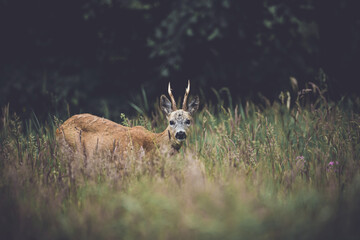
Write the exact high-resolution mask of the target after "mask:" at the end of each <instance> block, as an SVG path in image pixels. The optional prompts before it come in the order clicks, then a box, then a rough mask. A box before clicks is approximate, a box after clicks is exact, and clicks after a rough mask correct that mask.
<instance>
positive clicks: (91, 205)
mask: <svg viewBox="0 0 360 240" xmlns="http://www.w3.org/2000/svg"><path fill="white" fill-rule="evenodd" d="M314 92H317V93H316V96H315V97H314V96H312V95H313V94H314ZM215 93H217V92H216V91H215ZM293 95H294V96H292V98H290V93H286V92H285V93H282V94H281V95H280V99H279V100H278V101H274V102H273V103H270V102H269V101H264V103H262V104H259V103H257V104H255V103H253V102H251V101H247V102H243V103H240V102H238V103H237V104H234V105H231V104H230V105H229V107H226V108H225V107H224V100H223V99H222V98H221V96H220V94H218V95H217V96H218V101H217V103H216V104H213V103H211V102H202V103H201V104H202V106H201V108H200V110H199V112H198V113H197V115H196V116H195V119H194V126H193V129H192V133H191V136H190V137H189V138H188V139H187V141H186V144H185V146H184V147H183V148H182V149H181V150H180V153H179V154H177V155H175V156H173V157H170V158H166V157H164V156H162V155H161V154H158V155H154V156H152V157H149V158H146V157H139V156H138V155H129V157H128V158H126V159H124V158H120V157H119V156H114V155H113V154H111V153H109V154H107V155H106V154H104V155H102V156H98V157H97V158H95V159H92V161H90V162H89V164H87V165H86V166H84V164H83V159H82V157H81V156H77V155H74V154H72V155H70V154H66V153H64V152H62V151H59V149H60V148H59V145H58V143H57V142H56V141H55V138H54V133H55V130H56V127H57V126H58V125H59V124H61V122H62V121H64V120H65V119H58V118H57V117H55V116H51V118H49V120H48V121H45V122H41V123H40V122H39V121H37V119H36V117H33V118H31V119H19V117H17V116H16V114H13V113H10V111H11V109H10V110H9V106H4V107H3V109H2V114H1V127H0V234H1V235H0V236H2V237H1V238H2V239H359V236H360V228H359V227H358V223H359V222H360V174H359V173H360V171H359V170H360V115H359V109H360V99H359V98H352V99H351V98H343V99H341V100H340V101H336V102H334V101H330V100H329V99H326V97H324V96H323V94H322V92H321V91H320V90H319V89H316V88H314V89H313V91H312V92H311V93H308V92H306V91H303V92H301V91H300V92H299V94H298V95H296V94H293ZM228 97H229V100H230V101H229V102H230V103H231V102H232V101H231V96H228ZM226 100H227V99H226ZM134 107H136V108H138V110H139V112H142V113H143V114H139V116H138V117H134V118H127V117H126V115H124V114H123V115H122V116H121V119H122V121H121V123H122V124H125V125H128V126H134V125H143V126H145V127H146V128H148V129H150V130H152V131H155V132H160V131H161V130H163V129H165V127H166V124H167V123H166V120H165V118H164V116H163V115H162V113H161V112H160V110H159V109H158V107H157V106H156V107H155V106H154V110H153V112H152V114H151V115H146V114H144V111H141V108H142V106H140V105H134ZM3 237H4V238H3Z"/></svg>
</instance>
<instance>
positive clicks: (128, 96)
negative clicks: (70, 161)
mask: <svg viewBox="0 0 360 240" xmlns="http://www.w3.org/2000/svg"><path fill="white" fill-rule="evenodd" d="M356 3H357V2H356V0H338V1H328V0H326V1H325V0H307V1H296V0H287V1H279V0H253V1H230V0H222V1H221V0H197V1H191V0H182V1H168V0H86V1H85V0H76V1H72V0H32V1H28V0H0V86H1V87H0V105H1V106H4V105H6V104H7V103H10V109H11V110H12V111H15V112H17V113H18V114H19V115H23V116H28V115H31V114H34V113H35V114H36V115H37V116H38V117H39V118H42V117H46V116H48V114H59V115H61V114H64V113H65V112H66V111H69V112H71V114H75V113H79V112H90V113H93V114H97V115H101V116H106V117H111V118H117V117H118V116H119V115H120V113H122V112H123V113H126V114H136V112H137V111H136V106H141V108H142V109H144V110H145V111H151V108H152V107H153V106H154V105H153V103H155V102H156V101H158V98H159V96H160V94H164V93H166V90H167V83H168V82H169V81H171V83H172V88H173V89H174V94H175V96H178V97H180V96H183V94H184V90H185V87H186V83H187V80H188V79H190V80H191V84H192V85H191V86H192V88H191V93H192V94H197V95H200V98H201V99H202V101H204V100H206V101H216V94H214V91H213V90H212V89H216V90H219V89H221V88H223V87H227V88H228V89H229V91H230V93H231V96H232V99H233V100H234V101H235V100H242V101H244V100H247V99H251V100H253V101H255V102H256V101H259V102H260V101H261V99H263V97H264V96H265V97H266V98H268V99H269V100H270V101H272V100H274V99H278V96H279V93H280V92H281V91H283V90H286V89H289V90H290V89H291V86H290V84H289V82H290V81H289V79H290V77H293V78H295V79H296V80H297V81H298V83H299V88H303V87H305V84H306V83H307V82H309V81H312V82H314V83H316V84H317V85H318V86H320V87H322V88H327V89H328V92H327V94H328V96H329V97H330V98H332V99H339V98H340V97H342V96H344V95H347V96H357V95H358V94H359V91H360V89H359V88H356V81H358V80H359V73H358V72H359V67H360V66H359V65H360V57H359V56H360V14H358V10H359V9H358V8H357V7H356V6H357V4H356ZM223 90H224V89H223ZM219 92H220V94H227V91H225V90H224V91H219ZM149 104H151V106H149ZM67 109H68V110H67Z"/></svg>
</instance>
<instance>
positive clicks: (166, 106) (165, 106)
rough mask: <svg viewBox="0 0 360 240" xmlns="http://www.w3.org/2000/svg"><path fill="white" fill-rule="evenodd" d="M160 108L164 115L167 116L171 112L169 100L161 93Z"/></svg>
mask: <svg viewBox="0 0 360 240" xmlns="http://www.w3.org/2000/svg"><path fill="white" fill-rule="evenodd" d="M160 108H161V110H162V111H163V113H164V114H165V115H166V116H169V115H170V113H171V112H172V110H171V102H170V100H169V99H168V98H167V97H166V96H165V95H161V97H160Z"/></svg>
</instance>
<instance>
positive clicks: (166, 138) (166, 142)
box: [155, 127, 182, 154]
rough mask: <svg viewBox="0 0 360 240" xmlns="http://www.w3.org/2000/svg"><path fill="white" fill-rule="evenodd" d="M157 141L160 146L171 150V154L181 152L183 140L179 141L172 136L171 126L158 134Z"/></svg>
mask: <svg viewBox="0 0 360 240" xmlns="http://www.w3.org/2000/svg"><path fill="white" fill-rule="evenodd" d="M155 142H156V144H157V145H158V146H159V147H160V148H163V149H166V150H169V151H170V153H171V154H173V153H176V152H179V150H180V148H181V146H182V142H179V141H177V140H176V139H175V138H174V137H173V136H171V134H170V130H169V127H167V128H166V129H165V130H164V131H163V132H161V133H158V134H157V136H156V139H155Z"/></svg>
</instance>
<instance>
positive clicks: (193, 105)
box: [187, 96, 200, 115]
mask: <svg viewBox="0 0 360 240" xmlns="http://www.w3.org/2000/svg"><path fill="white" fill-rule="evenodd" d="M199 104H200V101H199V97H198V96H196V97H194V99H192V100H191V102H190V103H189V104H188V107H187V108H188V111H189V113H190V115H194V113H195V112H196V111H197V110H198V109H199Z"/></svg>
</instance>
